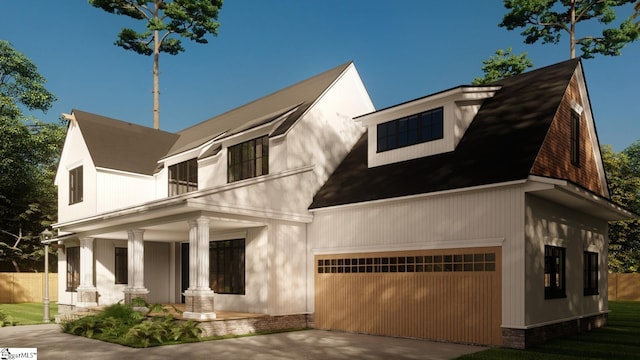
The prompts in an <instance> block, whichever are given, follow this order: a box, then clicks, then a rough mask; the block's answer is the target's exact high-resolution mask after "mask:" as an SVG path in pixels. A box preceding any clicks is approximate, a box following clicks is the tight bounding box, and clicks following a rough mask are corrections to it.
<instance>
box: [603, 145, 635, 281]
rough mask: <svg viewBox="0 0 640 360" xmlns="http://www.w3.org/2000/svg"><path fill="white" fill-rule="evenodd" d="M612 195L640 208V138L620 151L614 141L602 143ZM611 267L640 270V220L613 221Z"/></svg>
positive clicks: (623, 203)
mask: <svg viewBox="0 0 640 360" xmlns="http://www.w3.org/2000/svg"><path fill="white" fill-rule="evenodd" d="M602 160H603V162H604V166H605V170H606V172H607V180H608V182H609V192H610V194H611V199H612V200H613V201H615V202H616V203H618V204H620V205H622V206H624V207H626V208H627V209H629V210H631V211H633V212H635V213H636V214H637V213H639V212H640V141H636V142H635V143H633V144H632V145H630V146H629V147H627V148H626V149H625V150H623V151H622V152H620V153H616V152H614V151H613V149H612V148H611V146H610V145H604V146H602ZM609 270H610V271H612V272H640V220H626V221H612V222H611V223H609Z"/></svg>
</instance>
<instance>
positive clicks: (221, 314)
mask: <svg viewBox="0 0 640 360" xmlns="http://www.w3.org/2000/svg"><path fill="white" fill-rule="evenodd" d="M162 305H163V307H164V309H165V310H166V311H168V314H171V315H173V316H174V317H175V318H176V319H182V316H180V314H181V313H182V312H184V310H185V305H184V304H162ZM176 309H177V310H178V311H179V312H176ZM215 313H216V318H215V319H214V320H212V321H219V320H220V321H224V320H237V319H250V318H257V317H261V316H267V315H266V314H258V313H243V312H235V311H220V310H215ZM162 314H163V313H161V312H151V313H150V315H162Z"/></svg>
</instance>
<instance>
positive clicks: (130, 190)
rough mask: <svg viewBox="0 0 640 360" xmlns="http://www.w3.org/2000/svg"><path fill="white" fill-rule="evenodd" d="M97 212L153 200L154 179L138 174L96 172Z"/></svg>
mask: <svg viewBox="0 0 640 360" xmlns="http://www.w3.org/2000/svg"><path fill="white" fill-rule="evenodd" d="M96 175H97V176H96V181H97V188H98V189H100V191H98V192H97V193H96V197H97V211H98V213H103V212H107V211H111V210H116V209H122V208H125V207H128V206H132V205H137V204H140V203H143V202H147V201H151V200H154V197H155V194H154V186H155V182H154V178H153V177H152V176H144V175H138V174H127V173H122V172H114V171H106V170H98V172H97V174H96Z"/></svg>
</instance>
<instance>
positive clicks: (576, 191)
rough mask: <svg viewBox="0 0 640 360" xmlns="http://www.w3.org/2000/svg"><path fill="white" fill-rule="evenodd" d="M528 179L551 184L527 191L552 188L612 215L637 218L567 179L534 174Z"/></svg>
mask: <svg viewBox="0 0 640 360" xmlns="http://www.w3.org/2000/svg"><path fill="white" fill-rule="evenodd" d="M529 181H532V182H536V183H539V184H547V185H551V186H552V187H548V188H545V189H533V188H529V189H527V191H528V192H535V191H540V190H552V189H556V190H558V191H562V192H564V193H567V194H570V195H571V196H574V197H576V198H579V199H582V201H585V202H586V203H588V204H590V205H592V206H595V207H597V208H600V209H602V210H605V211H607V212H609V213H611V214H612V215H617V216H619V217H623V218H629V219H637V218H638V215H637V214H634V213H632V212H631V211H629V210H626V209H624V208H623V207H621V206H619V205H617V204H616V203H614V202H613V201H611V200H609V199H607V198H604V197H602V196H600V195H597V194H595V193H593V192H591V191H589V190H586V189H584V188H582V187H580V186H578V185H575V184H573V183H571V182H569V181H566V180H560V179H552V178H546V177H542V176H535V175H530V176H529Z"/></svg>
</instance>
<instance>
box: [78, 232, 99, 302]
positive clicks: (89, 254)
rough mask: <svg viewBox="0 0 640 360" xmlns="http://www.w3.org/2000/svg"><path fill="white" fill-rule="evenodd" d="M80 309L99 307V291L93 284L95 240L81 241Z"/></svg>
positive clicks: (86, 239)
mask: <svg viewBox="0 0 640 360" xmlns="http://www.w3.org/2000/svg"><path fill="white" fill-rule="evenodd" d="M77 293H78V302H77V303H76V306H77V307H78V308H88V307H92V306H98V289H97V288H96V286H95V284H94V282H93V238H82V239H80V285H79V286H78V289H77Z"/></svg>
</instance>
